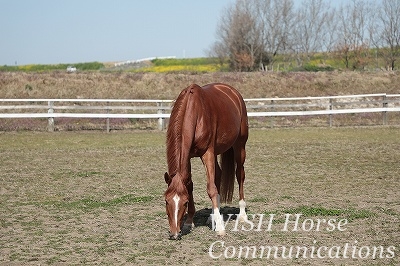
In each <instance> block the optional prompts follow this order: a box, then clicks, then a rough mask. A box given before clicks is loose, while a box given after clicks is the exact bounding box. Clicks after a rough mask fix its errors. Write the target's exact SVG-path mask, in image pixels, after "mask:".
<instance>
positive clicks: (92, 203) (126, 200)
mask: <svg viewBox="0 0 400 266" xmlns="http://www.w3.org/2000/svg"><path fill="white" fill-rule="evenodd" d="M153 198H154V197H153V196H134V195H131V194H129V195H125V196H121V197H119V198H114V199H111V200H107V201H99V200H96V199H93V198H85V199H81V200H77V201H71V202H68V201H66V202H60V201H57V202H54V201H51V202H46V203H44V204H43V203H41V204H38V205H52V206H55V207H57V208H59V209H80V210H85V211H87V210H93V209H99V208H102V209H107V208H111V207H115V206H118V205H129V204H134V203H146V202H149V201H151V200H152V199H153Z"/></svg>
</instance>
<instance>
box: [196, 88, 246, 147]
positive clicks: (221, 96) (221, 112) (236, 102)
mask: <svg viewBox="0 0 400 266" xmlns="http://www.w3.org/2000/svg"><path fill="white" fill-rule="evenodd" d="M191 88H192V93H193V94H196V93H198V96H197V97H193V103H192V107H193V109H196V113H197V123H196V133H195V143H196V144H198V146H199V147H203V146H204V144H205V143H209V141H211V140H212V141H215V142H214V144H213V145H212V146H214V148H215V151H216V152H217V153H222V152H224V151H225V150H227V149H228V148H229V147H231V146H232V145H233V144H234V143H235V141H236V140H238V139H245V140H247V135H248V128H247V112H246V106H245V104H244V101H243V98H242V96H241V95H240V93H239V92H238V91H237V90H236V89H234V88H233V87H231V86H229V85H226V84H222V83H212V84H208V85H205V86H203V87H199V86H191ZM189 106H190V105H189ZM207 145H209V144H207ZM195 146H197V145H195ZM202 150H203V149H202Z"/></svg>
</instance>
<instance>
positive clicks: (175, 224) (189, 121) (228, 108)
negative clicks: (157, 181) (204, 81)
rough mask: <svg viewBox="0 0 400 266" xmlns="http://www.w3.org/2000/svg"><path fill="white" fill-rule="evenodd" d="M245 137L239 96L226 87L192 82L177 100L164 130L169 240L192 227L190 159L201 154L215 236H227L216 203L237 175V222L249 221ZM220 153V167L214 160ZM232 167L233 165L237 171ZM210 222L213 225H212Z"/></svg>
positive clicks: (243, 110) (228, 196)
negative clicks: (165, 132)
mask: <svg viewBox="0 0 400 266" xmlns="http://www.w3.org/2000/svg"><path fill="white" fill-rule="evenodd" d="M247 138H248V121H247V111H246V106H245V103H244V101H243V98H242V96H241V95H240V94H239V92H238V91H237V90H235V89H234V88H232V87H231V86H229V85H226V84H221V83H214V84H209V85H205V86H203V87H200V86H198V85H196V84H192V85H190V86H189V87H187V88H186V89H184V90H183V91H182V92H181V93H180V94H179V96H178V98H177V99H176V101H175V103H174V106H173V108H172V111H171V116H170V122H169V125H168V129H167V141H166V144H167V162H168V172H166V173H165V175H164V178H165V182H166V183H167V184H168V188H167V190H166V191H165V193H164V196H165V202H166V211H167V215H168V221H169V228H170V231H169V238H170V239H180V238H181V234H182V232H181V225H182V220H183V217H184V215H185V214H186V211H187V214H188V215H187V218H186V221H185V224H184V226H189V227H190V229H191V228H192V227H193V226H194V224H193V216H194V214H195V206H194V201H193V183H192V175H191V165H190V159H191V158H193V157H200V158H201V160H202V162H203V165H204V166H205V170H206V174H207V193H208V196H209V197H210V199H211V202H212V211H213V222H215V227H213V228H215V231H216V232H217V234H218V235H224V234H225V228H224V224H223V219H222V218H221V215H220V212H219V208H220V202H221V201H222V202H226V203H231V202H232V194H233V189H234V180H235V173H236V178H237V182H238V184H239V207H240V211H239V216H238V219H239V220H247V215H246V212H245V208H246V203H245V201H244V192H243V183H244V179H245V173H244V167H243V164H244V161H245V158H246V151H245V145H246V141H247ZM217 155H221V167H220V166H219V164H218V161H217ZM235 166H236V169H235ZM213 226H214V224H213Z"/></svg>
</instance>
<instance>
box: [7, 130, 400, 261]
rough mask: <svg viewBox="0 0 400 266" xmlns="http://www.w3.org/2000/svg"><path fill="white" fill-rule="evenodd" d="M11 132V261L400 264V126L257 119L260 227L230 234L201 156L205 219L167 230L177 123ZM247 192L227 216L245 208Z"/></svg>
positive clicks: (254, 197) (252, 148) (196, 173)
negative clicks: (170, 150) (219, 229)
mask: <svg viewBox="0 0 400 266" xmlns="http://www.w3.org/2000/svg"><path fill="white" fill-rule="evenodd" d="M0 140H1V141H0V154H1V156H0V170H1V171H0V264H1V265H10V264H11V265H13V264H15V265H19V264H31V265H39V264H56V265H57V264H61V263H64V264H68V265H78V264H79V265H82V264H101V265H116V264H118V265H181V264H182V265H184V264H190V265H205V264H208V265H288V264H298V265H399V264H400V230H399V229H400V223H399V222H400V220H399V218H400V192H399V191H400V182H399V181H400V169H399V167H398V166H399V163H400V131H399V128H398V127H360V128H302V129H293V128H292V129H268V130H261V129H252V130H251V131H250V138H249V141H248V145H247V160H246V164H245V169H246V176H247V179H246V182H245V195H246V202H247V213H248V215H249V221H251V222H253V227H252V224H251V223H245V224H236V221H235V220H234V216H232V217H231V218H232V220H230V221H228V222H227V225H226V231H227V234H226V236H225V237H223V238H219V237H217V236H216V235H215V232H213V231H212V230H211V229H210V228H209V226H208V225H207V224H206V220H207V218H208V216H209V214H210V209H209V208H210V204H211V203H210V200H209V199H208V196H207V193H206V181H205V173H204V169H203V166H202V165H201V162H200V160H199V159H196V158H195V159H193V160H192V165H193V166H192V168H193V180H194V185H195V188H194V190H195V191H194V192H195V195H194V197H195V202H196V209H197V212H196V216H195V224H196V227H195V228H194V229H193V230H192V232H190V233H189V234H187V235H184V236H183V237H182V239H181V240H180V241H171V240H168V238H167V236H168V233H167V232H168V222H167V218H166V214H165V205H164V199H163V193H164V191H165V189H166V184H165V183H164V179H163V174H164V172H165V170H166V158H165V132H156V131H113V132H112V133H108V134H107V133H104V132H99V131H77V132H53V133H47V132H0ZM236 192H237V191H236ZM236 194H237V193H235V197H234V203H232V204H230V205H229V206H227V207H224V208H223V209H222V212H223V213H224V214H225V218H227V217H229V215H230V214H235V213H238V208H237V207H238V206H237V200H238V198H237V195H236ZM260 217H263V218H260ZM296 217H299V220H298V224H296ZM270 221H271V223H270ZM318 224H319V226H318ZM242 226H243V227H242ZM285 229H286V230H285ZM269 249H270V250H271V252H270V253H268V251H269ZM290 250H291V253H289V251H290ZM275 251H276V252H275ZM296 252H300V253H299V254H296Z"/></svg>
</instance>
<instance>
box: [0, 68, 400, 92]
mask: <svg viewBox="0 0 400 266" xmlns="http://www.w3.org/2000/svg"><path fill="white" fill-rule="evenodd" d="M212 82H223V83H227V84H230V85H232V86H234V87H235V88H237V89H238V90H239V91H240V92H241V93H242V94H243V96H244V97H245V98H253V97H257V98H259V97H290V96H299V97H300V96H327V95H345V94H362V93H398V92H399V87H400V74H399V73H398V72H318V73H308V72H289V73H284V72H281V73H275V72H274V73H271V72H267V73H261V72H256V73H223V72H222V73H206V74H189V73H187V74H182V73H181V74H177V73H173V74H158V73H124V72H121V73H103V72H84V73H73V74H67V73H64V72H50V73H23V72H21V73H19V72H18V73H16V72H13V73H7V72H2V73H0V98H110V99H150V98H152V99H174V98H175V97H176V96H177V95H178V94H179V92H180V91H181V90H182V89H184V88H185V87H187V86H188V85H190V84H191V83H197V84H199V85H204V84H207V83H212Z"/></svg>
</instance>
